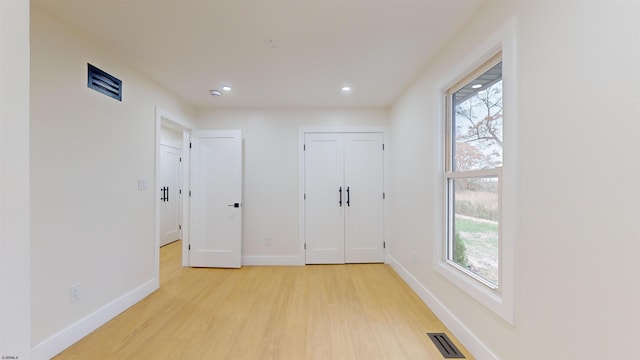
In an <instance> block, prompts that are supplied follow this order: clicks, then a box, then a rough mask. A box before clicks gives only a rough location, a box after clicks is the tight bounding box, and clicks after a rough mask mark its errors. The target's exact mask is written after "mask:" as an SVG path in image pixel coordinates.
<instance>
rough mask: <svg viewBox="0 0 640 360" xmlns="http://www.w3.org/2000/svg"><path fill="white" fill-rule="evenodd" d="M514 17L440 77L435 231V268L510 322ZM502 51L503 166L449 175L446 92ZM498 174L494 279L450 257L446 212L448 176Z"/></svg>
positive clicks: (513, 218) (514, 134)
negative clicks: (496, 266)
mask: <svg viewBox="0 0 640 360" xmlns="http://www.w3.org/2000/svg"><path fill="white" fill-rule="evenodd" d="M515 29H516V27H515V19H511V20H509V21H508V22H507V23H506V24H505V25H504V26H502V27H501V28H500V29H498V30H497V31H496V32H495V33H494V34H493V35H491V36H490V37H489V38H488V39H487V40H486V41H485V42H484V43H482V44H481V45H480V46H478V47H477V48H476V49H475V50H474V51H472V52H470V53H468V54H464V55H465V56H464V59H465V60H463V61H461V62H460V63H459V64H458V65H457V66H455V67H453V68H452V69H451V70H450V72H449V73H448V74H447V76H445V77H444V78H443V79H442V81H441V82H440V84H441V86H440V89H441V91H440V101H439V111H438V118H439V119H440V121H439V129H438V131H439V134H440V138H439V141H438V151H437V153H438V164H439V174H440V175H439V176H438V185H439V186H436V190H437V196H436V199H441V200H440V202H439V203H438V204H436V206H437V207H438V209H437V212H436V213H438V214H441V217H442V218H441V219H439V223H440V224H442V225H441V226H438V227H436V230H435V234H434V236H435V239H437V240H436V241H435V247H436V248H435V252H434V254H435V257H436V258H435V259H434V260H435V261H434V263H435V268H436V271H437V272H438V273H439V274H440V275H442V276H443V277H444V278H446V279H447V280H449V281H450V282H451V283H453V284H454V285H456V286H457V287H459V288H460V289H462V290H463V291H465V292H466V293H467V294H468V295H469V296H471V297H472V298H473V299H475V300H477V301H478V302H480V303H481V304H483V305H484V306H486V307H487V308H489V309H490V310H491V311H493V312H494V313H496V314H497V315H499V316H500V317H501V318H502V319H504V320H505V321H507V322H508V323H510V324H512V325H513V324H514V280H515V276H514V272H515V259H514V245H515V234H516V225H517V215H516V201H515V200H516V195H517V190H516V186H517V168H516V166H517V143H518V142H517V119H516V114H517V111H516V100H517V96H516V82H515V80H516V78H515V73H516V40H515ZM500 52H502V86H503V118H504V121H503V124H502V127H503V134H504V138H503V159H502V160H503V166H502V167H501V168H495V169H488V170H474V171H464V172H460V173H456V172H451V173H449V174H447V175H445V171H446V170H447V167H446V163H445V159H446V157H447V151H449V150H448V149H447V140H446V137H447V136H449V134H448V132H449V131H450V130H449V129H448V128H447V108H446V106H448V105H447V101H446V94H447V91H448V90H449V89H451V88H452V87H453V86H454V85H455V84H456V83H458V82H460V81H461V80H462V79H464V78H465V77H467V76H469V75H470V74H472V73H474V72H475V71H476V70H477V69H478V68H479V67H481V66H482V65H483V64H485V63H486V62H487V61H488V60H489V59H491V58H492V57H494V56H495V55H496V54H498V53H500ZM489 176H491V177H494V176H495V177H497V178H498V179H499V184H500V185H499V186H500V187H499V190H498V191H499V194H500V195H499V199H500V204H499V208H500V222H499V239H500V243H499V264H500V266H499V274H498V276H499V284H498V286H497V287H496V286H495V285H494V284H492V283H490V282H488V281H486V280H484V279H482V278H481V277H480V276H477V275H475V274H473V273H472V272H470V271H468V270H466V269H464V268H463V267H461V266H459V265H457V264H455V263H454V262H453V261H450V260H448V259H447V246H448V241H449V240H448V235H447V234H448V230H449V228H448V227H449V226H450V224H449V221H448V218H449V216H451V215H450V214H448V213H447V211H448V206H447V201H448V200H447V197H448V194H447V191H448V186H447V181H448V179H450V178H454V179H456V178H474V177H489Z"/></svg>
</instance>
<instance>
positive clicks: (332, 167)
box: [304, 133, 384, 264]
mask: <svg viewBox="0 0 640 360" xmlns="http://www.w3.org/2000/svg"><path fill="white" fill-rule="evenodd" d="M304 167H305V169H304V171H305V175H304V176H305V177H304V196H305V200H304V204H305V248H306V263H307V264H344V263H372V262H384V236H383V234H384V182H383V178H384V148H383V134H382V133H308V134H305V150H304Z"/></svg>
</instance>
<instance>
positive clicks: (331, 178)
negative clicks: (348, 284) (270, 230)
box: [304, 134, 345, 264]
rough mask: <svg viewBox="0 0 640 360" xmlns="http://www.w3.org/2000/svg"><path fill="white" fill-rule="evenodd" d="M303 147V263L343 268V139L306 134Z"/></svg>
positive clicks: (338, 136) (336, 135) (330, 135)
mask: <svg viewBox="0 0 640 360" xmlns="http://www.w3.org/2000/svg"><path fill="white" fill-rule="evenodd" d="M305 147H306V150H305V153H304V156H305V162H304V164H305V169H304V171H305V175H304V180H305V196H306V200H305V242H306V247H307V250H306V263H307V264H343V263H344V201H345V189H344V184H343V179H344V158H343V148H344V145H343V138H342V135H341V134H306V135H305ZM341 199H342V201H341Z"/></svg>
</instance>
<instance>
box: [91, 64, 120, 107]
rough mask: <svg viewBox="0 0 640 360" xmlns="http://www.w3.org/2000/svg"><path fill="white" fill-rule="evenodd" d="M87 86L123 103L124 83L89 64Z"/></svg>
mask: <svg viewBox="0 0 640 360" xmlns="http://www.w3.org/2000/svg"><path fill="white" fill-rule="evenodd" d="M87 67H88V72H87V86H88V87H89V88H91V89H93V90H95V91H98V92H101V93H103V94H105V95H107V96H109V97H112V98H114V99H116V100H118V101H122V81H121V80H120V79H118V78H116V77H114V76H111V75H109V74H107V73H106V72H104V71H102V70H100V69H98V68H97V67H95V66H93V65H91V64H87Z"/></svg>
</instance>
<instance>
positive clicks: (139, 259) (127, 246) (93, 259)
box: [31, 6, 193, 357]
mask: <svg viewBox="0 0 640 360" xmlns="http://www.w3.org/2000/svg"><path fill="white" fill-rule="evenodd" d="M87 63H91V64H93V65H95V66H97V67H99V68H101V69H103V70H105V71H107V72H109V73H111V74H113V75H114V76H116V77H118V78H119V79H121V80H122V81H123V89H124V90H123V101H122V102H119V101H116V100H114V99H111V98H109V97H106V96H104V95H102V94H100V93H98V92H96V91H94V90H92V89H89V88H87V85H86V76H87ZM156 106H160V107H161V108H162V109H165V110H167V111H170V112H171V113H174V114H176V115H178V116H180V117H182V118H185V119H189V118H190V117H192V115H193V110H192V109H191V108H190V107H189V106H187V105H185V104H183V103H181V102H180V101H178V100H176V98H175V97H174V96H172V95H171V94H170V93H169V92H167V91H165V90H164V89H162V88H160V87H159V86H158V85H156V84H155V83H153V82H151V81H149V80H148V79H147V78H145V77H143V76H141V75H140V73H138V72H137V71H136V70H135V69H132V68H130V67H129V66H127V65H125V64H124V63H122V62H121V61H119V60H118V59H117V58H116V57H114V55H113V54H112V52H110V51H108V49H104V48H101V47H100V46H98V45H94V44H92V43H89V42H88V41H87V40H86V39H84V38H83V37H82V35H81V34H79V33H76V32H74V31H73V30H72V29H70V28H67V27H66V26H64V25H62V24H61V23H59V22H57V21H56V20H53V19H52V18H49V17H48V16H47V15H45V14H44V13H42V12H41V11H40V10H38V9H37V8H36V7H35V6H34V7H32V17H31V174H32V183H31V215H32V223H31V225H32V226H31V235H32V254H31V255H32V267H31V270H32V297H31V300H32V303H31V311H32V342H33V344H34V346H35V347H36V350H37V351H34V353H35V354H37V356H38V357H46V356H50V355H51V354H50V353H51V352H52V351H55V350H56V349H59V346H60V345H61V344H63V343H64V342H65V341H71V340H73V339H74V338H75V337H77V336H79V335H82V332H83V331H86V330H88V331H90V330H91V327H92V326H93V325H96V324H97V325H99V323H100V322H101V321H106V320H108V319H109V317H110V316H112V315H114V313H117V311H119V309H120V308H122V307H123V306H127V305H129V304H130V303H131V302H132V301H134V299H137V298H139V297H140V296H144V295H145V294H146V293H148V291H149V290H150V289H151V290H152V289H153V287H154V284H157V279H155V278H154V270H155V265H154V254H155V246H154V239H155V238H154V231H155V227H154V209H155V207H154V204H155V200H156V194H157V191H156V185H155V184H154V176H155V139H156V138H155V136H156V135H155V131H156V128H155V107H156ZM139 177H143V178H146V179H147V181H148V190H138V189H137V179H138V178H139ZM76 283H80V289H81V290H80V293H81V300H80V301H78V302H75V303H70V301H69V287H70V286H71V285H73V284H76ZM103 307H104V308H103ZM76 322H78V323H76ZM67 327H69V328H67ZM66 345H69V344H66Z"/></svg>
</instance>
